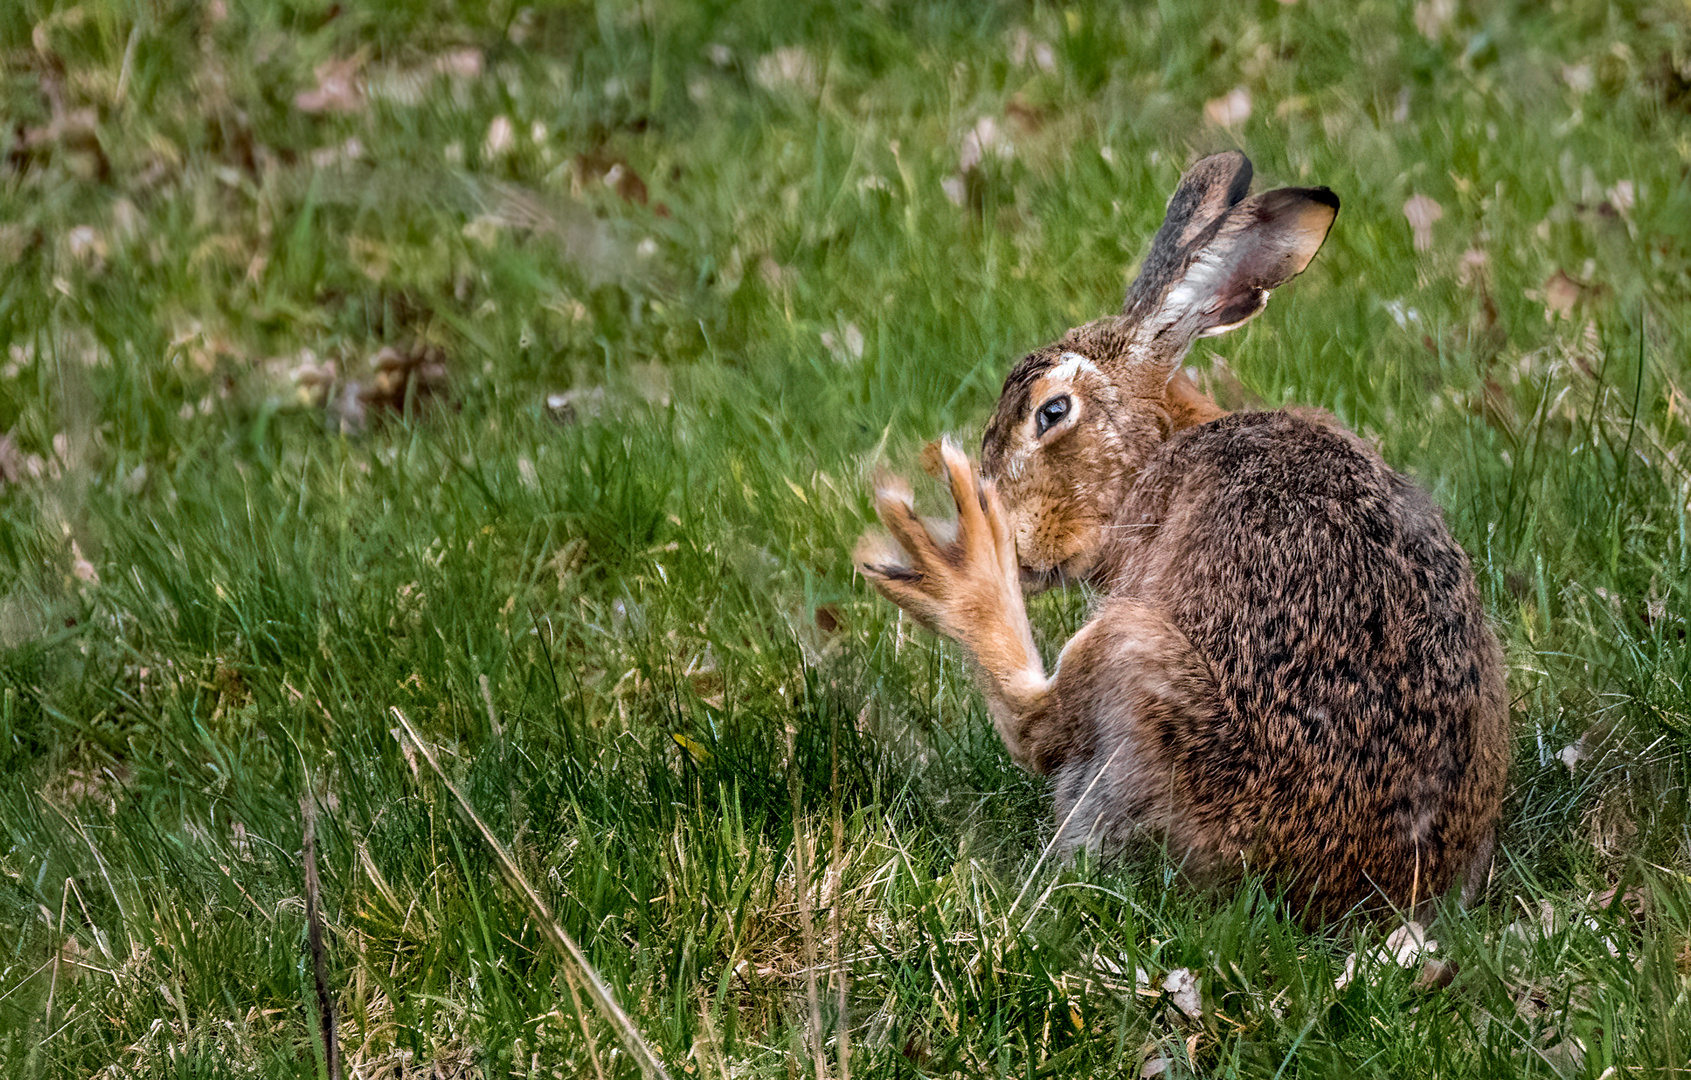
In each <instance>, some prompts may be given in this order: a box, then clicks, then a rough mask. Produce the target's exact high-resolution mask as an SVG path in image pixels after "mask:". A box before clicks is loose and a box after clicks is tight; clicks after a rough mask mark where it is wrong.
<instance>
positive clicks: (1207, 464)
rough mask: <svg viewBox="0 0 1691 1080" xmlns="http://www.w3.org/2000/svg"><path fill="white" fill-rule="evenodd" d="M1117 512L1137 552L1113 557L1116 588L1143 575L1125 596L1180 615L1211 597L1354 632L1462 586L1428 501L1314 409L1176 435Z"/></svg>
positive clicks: (1445, 601)
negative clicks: (1366, 619)
mask: <svg viewBox="0 0 1691 1080" xmlns="http://www.w3.org/2000/svg"><path fill="white" fill-rule="evenodd" d="M1124 511H1125V513H1124V519H1125V520H1124V524H1132V523H1134V522H1135V521H1137V522H1138V523H1140V524H1141V525H1143V526H1144V527H1143V528H1139V529H1131V528H1128V529H1123V530H1121V535H1122V537H1123V543H1124V545H1131V546H1133V547H1136V548H1137V549H1138V551H1137V553H1136V554H1129V553H1127V552H1125V551H1124V558H1123V560H1122V562H1121V564H1120V565H1121V566H1122V569H1123V570H1124V572H1125V574H1126V577H1125V578H1122V579H1118V580H1123V581H1125V580H1127V579H1130V578H1134V577H1138V575H1135V574H1134V573H1133V572H1132V570H1131V567H1132V566H1134V565H1135V564H1137V565H1139V566H1143V567H1145V568H1147V569H1148V570H1150V573H1149V574H1148V575H1146V576H1144V577H1139V585H1138V587H1133V588H1130V590H1129V591H1133V592H1143V590H1144V589H1146V588H1149V589H1151V590H1153V591H1155V592H1157V593H1161V594H1163V596H1160V597H1156V598H1155V599H1156V600H1161V599H1163V598H1164V597H1167V598H1174V599H1175V600H1176V604H1177V606H1179V607H1187V606H1190V605H1194V604H1196V605H1213V604H1214V603H1216V602H1218V601H1219V602H1221V603H1223V604H1224V605H1225V606H1226V607H1228V608H1246V609H1250V610H1252V611H1253V617H1257V618H1268V619H1271V620H1275V621H1280V620H1283V619H1290V621H1291V622H1292V623H1293V624H1294V625H1300V626H1302V627H1306V628H1307V627H1308V626H1309V625H1310V624H1311V623H1315V624H1329V625H1331V624H1337V625H1339V626H1344V627H1347V628H1348V629H1349V631H1350V632H1353V633H1354V632H1356V631H1357V630H1360V629H1361V628H1360V627H1359V626H1358V625H1357V621H1356V616H1357V615H1358V614H1359V613H1360V612H1362V611H1369V610H1373V611H1382V612H1384V611H1390V610H1392V609H1397V613H1398V614H1399V615H1400V616H1401V615H1402V614H1404V611H1403V609H1404V608H1406V607H1407V608H1409V609H1420V610H1422V611H1426V610H1427V609H1428V608H1438V607H1442V606H1445V605H1449V604H1452V603H1461V604H1463V605H1464V606H1465V604H1466V600H1467V597H1466V595H1465V594H1467V593H1469V592H1471V590H1472V584H1471V574H1470V572H1469V569H1468V562H1467V557H1466V556H1465V555H1464V554H1463V552H1462V549H1461V547H1460V545H1458V544H1457V543H1456V541H1455V540H1454V539H1452V538H1451V536H1450V533H1449V531H1448V530H1447V529H1446V528H1445V525H1444V520H1443V516H1442V514H1441V513H1440V512H1439V509H1438V507H1437V505H1436V504H1435V503H1434V502H1433V501H1432V499H1431V498H1430V497H1429V496H1427V494H1426V493H1425V492H1423V491H1422V490H1421V489H1420V488H1419V487H1417V486H1416V485H1415V483H1414V482H1413V481H1411V480H1409V479H1407V478H1406V477H1404V476H1402V475H1401V474H1399V473H1397V472H1396V471H1394V470H1393V469H1391V468H1390V467H1389V466H1388V465H1387V464H1386V463H1385V462H1384V460H1382V459H1381V457H1380V455H1379V453H1378V452H1377V451H1375V450H1374V448H1373V447H1371V446H1370V445H1368V444H1367V443H1366V442H1364V441H1363V440H1362V439H1360V438H1358V437H1357V436H1355V435H1353V434H1352V433H1350V432H1349V431H1347V430H1345V429H1344V428H1343V427H1342V426H1340V425H1339V423H1338V422H1337V421H1336V420H1334V419H1333V418H1332V417H1331V416H1328V415H1327V414H1325V413H1321V412H1318V411H1316V410H1306V409H1282V410H1275V411H1269V412H1249V413H1233V414H1231V415H1228V416H1225V417H1222V418H1220V419H1218V420H1215V421H1212V422H1210V423H1208V424H1203V425H1199V426H1197V427H1194V428H1189V429H1187V430H1186V431H1183V432H1181V433H1179V434H1178V435H1176V436H1175V437H1174V438H1172V439H1170V440H1169V442H1168V443H1167V444H1165V446H1164V448H1163V449H1162V451H1161V452H1160V453H1159V454H1158V455H1157V457H1156V459H1155V460H1154V461H1152V462H1151V463H1149V464H1148V466H1147V468H1146V469H1145V470H1144V471H1143V473H1142V474H1141V476H1140V478H1139V480H1138V482H1137V484H1136V485H1135V491H1134V493H1133V496H1132V497H1131V498H1130V500H1129V503H1128V505H1126V506H1124ZM1153 567H1154V569H1152V568H1153ZM1146 598H1147V599H1153V598H1151V597H1146ZM1394 621H1395V620H1394ZM1376 629H1377V627H1376Z"/></svg>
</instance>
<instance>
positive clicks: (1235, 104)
mask: <svg viewBox="0 0 1691 1080" xmlns="http://www.w3.org/2000/svg"><path fill="white" fill-rule="evenodd" d="M1204 116H1205V117H1206V118H1207V119H1208V120H1209V121H1210V122H1211V123H1212V124H1219V125H1220V126H1222V127H1225V128H1230V127H1238V126H1239V125H1240V124H1243V123H1244V122H1245V121H1246V120H1249V119H1250V118H1251V92H1250V91H1249V90H1247V89H1245V88H1244V87H1243V86H1235V87H1234V88H1233V89H1232V90H1229V91H1228V92H1227V93H1225V94H1223V95H1222V96H1221V97H1218V98H1212V99H1210V100H1209V101H1206V102H1204Z"/></svg>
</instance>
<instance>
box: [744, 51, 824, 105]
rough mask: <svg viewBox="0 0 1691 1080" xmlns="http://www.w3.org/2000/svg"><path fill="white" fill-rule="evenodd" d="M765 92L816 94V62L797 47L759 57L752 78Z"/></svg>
mask: <svg viewBox="0 0 1691 1080" xmlns="http://www.w3.org/2000/svg"><path fill="white" fill-rule="evenodd" d="M752 77H753V78H754V79H756V80H757V84H758V85H759V86H761V87H763V88H764V89H765V90H770V91H775V92H780V91H798V92H800V93H805V94H814V93H815V92H816V85H817V82H816V61H815V60H813V59H811V56H810V53H808V52H806V51H805V50H804V49H802V48H800V47H799V46H797V45H786V46H783V47H782V48H779V49H776V50H775V51H774V52H772V53H767V54H765V55H763V56H760V57H758V59H757V66H756V69H755V71H754V73H753V76H752Z"/></svg>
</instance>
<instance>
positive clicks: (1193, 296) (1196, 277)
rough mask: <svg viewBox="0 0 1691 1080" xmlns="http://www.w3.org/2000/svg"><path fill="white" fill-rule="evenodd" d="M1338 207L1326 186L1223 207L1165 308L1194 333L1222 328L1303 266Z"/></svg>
mask: <svg viewBox="0 0 1691 1080" xmlns="http://www.w3.org/2000/svg"><path fill="white" fill-rule="evenodd" d="M1338 213H1339V197H1338V196H1337V195H1335V194H1333V193H1332V192H1331V191H1329V190H1328V189H1327V188H1324V187H1320V188H1278V189H1276V190H1274V191H1265V192H1263V193H1262V194H1261V195H1254V196H1252V197H1251V198H1249V199H1246V200H1245V201H1244V202H1242V203H1240V204H1239V205H1238V206H1236V207H1234V208H1233V209H1232V210H1231V211H1229V212H1228V215H1227V217H1226V219H1225V220H1224V221H1223V222H1222V224H1221V228H1219V229H1217V230H1216V233H1215V236H1214V237H1213V238H1212V239H1211V240H1210V242H1209V243H1207V244H1205V245H1204V246H1203V247H1202V248H1201V249H1200V250H1198V251H1196V252H1195V253H1194V257H1193V259H1192V260H1191V262H1190V263H1188V264H1187V268H1186V273H1185V274H1183V275H1182V276H1181V278H1180V280H1179V281H1178V282H1177V283H1176V284H1175V286H1174V287H1173V288H1172V289H1170V290H1169V291H1168V293H1167V294H1166V295H1165V296H1164V297H1163V303H1162V309H1163V311H1162V313H1163V314H1164V315H1165V316H1166V317H1167V318H1168V319H1169V320H1171V321H1172V322H1174V323H1180V324H1184V325H1185V326H1187V327H1190V328H1191V330H1192V336H1194V337H1211V336H1213V335H1215V334H1222V333H1226V332H1227V331H1228V330H1231V329H1233V328H1234V327H1235V326H1238V325H1239V324H1240V323H1242V322H1245V321H1246V320H1247V319H1249V318H1250V317H1251V316H1253V315H1255V314H1256V313H1257V312H1259V311H1261V310H1262V309H1263V308H1264V307H1265V306H1267V304H1268V293H1269V291H1270V290H1271V289H1275V288H1278V287H1279V286H1281V285H1284V284H1285V283H1286V282H1288V281H1290V280H1292V279H1293V278H1295V277H1297V276H1298V275H1299V274H1301V273H1303V271H1304V267H1306V266H1308V265H1309V261H1310V260H1311V259H1313V258H1315V253H1316V252H1317V251H1320V250H1321V244H1322V242H1323V241H1325V240H1326V239H1327V230H1329V229H1331V228H1332V227H1333V219H1334V218H1335V217H1337V216H1338Z"/></svg>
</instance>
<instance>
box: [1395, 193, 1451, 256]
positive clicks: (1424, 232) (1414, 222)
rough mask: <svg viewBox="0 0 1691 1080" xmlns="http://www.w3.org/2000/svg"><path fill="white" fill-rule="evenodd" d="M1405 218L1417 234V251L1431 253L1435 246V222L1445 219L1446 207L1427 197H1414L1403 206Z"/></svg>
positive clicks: (1412, 230)
mask: <svg viewBox="0 0 1691 1080" xmlns="http://www.w3.org/2000/svg"><path fill="white" fill-rule="evenodd" d="M1403 216H1404V217H1405V218H1407V219H1408V220H1409V229H1410V231H1411V232H1412V233H1414V234H1415V250H1416V251H1429V250H1431V249H1432V246H1433V222H1435V221H1437V220H1439V219H1440V218H1442V217H1444V207H1442V206H1440V205H1439V204H1438V203H1436V202H1434V201H1433V200H1432V199H1430V198H1428V197H1427V196H1425V195H1412V196H1410V198H1409V201H1408V202H1406V203H1404V204H1403Z"/></svg>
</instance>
